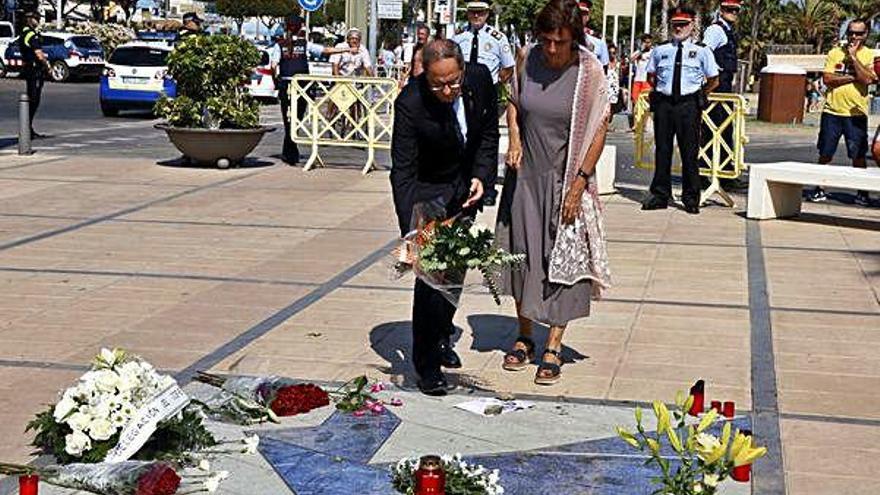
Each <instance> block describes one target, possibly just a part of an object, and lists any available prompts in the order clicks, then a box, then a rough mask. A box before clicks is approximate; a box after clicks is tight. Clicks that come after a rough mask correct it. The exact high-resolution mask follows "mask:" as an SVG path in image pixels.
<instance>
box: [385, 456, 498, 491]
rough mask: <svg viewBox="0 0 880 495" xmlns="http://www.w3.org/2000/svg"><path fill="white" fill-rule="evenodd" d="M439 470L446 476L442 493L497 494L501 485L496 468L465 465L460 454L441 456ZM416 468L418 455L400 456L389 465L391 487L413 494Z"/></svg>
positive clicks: (417, 467)
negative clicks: (440, 467) (444, 488)
mask: <svg viewBox="0 0 880 495" xmlns="http://www.w3.org/2000/svg"><path fill="white" fill-rule="evenodd" d="M441 461H442V464H443V471H444V474H445V475H446V491H445V493H446V495H501V494H502V493H504V487H502V486H501V484H500V479H501V475H500V473H499V471H498V470H497V469H494V470H491V471H490V470H488V469H486V468H484V467H483V466H480V465H479V464H468V463H467V462H465V461H463V460H462V459H461V455H460V454H455V455H453V456H448V455H447V456H442V457H441ZM418 469H419V458H418V457H407V458H404V459H401V460H400V461H399V462H398V463H397V464H396V465H394V466H392V468H391V478H392V481H391V482H392V484H393V486H394V489H395V490H397V491H398V492H399V493H404V494H406V495H414V494H415V493H416V471H418Z"/></svg>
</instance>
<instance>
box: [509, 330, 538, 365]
mask: <svg viewBox="0 0 880 495" xmlns="http://www.w3.org/2000/svg"><path fill="white" fill-rule="evenodd" d="M516 344H522V345H523V346H525V349H522V348H514V349H513V350H511V351H509V352H508V353H507V354H505V355H504V364H502V365H501V367H502V368H504V369H505V370H507V371H522V370H524V369H526V368H527V367H528V366H529V364H531V363H532V361H534V360H535V342H534V341H533V340H532V339H530V338H528V337H522V336H520V337H517V339H516V342H515V343H514V344H513V345H514V346H516Z"/></svg>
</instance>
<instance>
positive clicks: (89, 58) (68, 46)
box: [40, 32, 104, 82]
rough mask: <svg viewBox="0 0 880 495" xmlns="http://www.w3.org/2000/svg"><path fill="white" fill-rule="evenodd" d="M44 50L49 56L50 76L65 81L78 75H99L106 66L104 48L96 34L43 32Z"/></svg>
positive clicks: (58, 80)
mask: <svg viewBox="0 0 880 495" xmlns="http://www.w3.org/2000/svg"><path fill="white" fill-rule="evenodd" d="M40 37H41V38H42V40H43V51H44V52H46V56H47V57H48V58H49V64H50V69H49V77H50V78H51V79H52V80H53V81H55V82H63V81H66V80H68V79H70V77H71V76H76V77H97V76H98V75H100V74H101V70H102V69H103V68H104V49H103V48H102V47H101V42H100V41H98V38H95V37H94V36H89V35H85V34H73V33H51V32H50V33H43V34H42V35H41V36H40Z"/></svg>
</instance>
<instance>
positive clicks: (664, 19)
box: [660, 0, 669, 41]
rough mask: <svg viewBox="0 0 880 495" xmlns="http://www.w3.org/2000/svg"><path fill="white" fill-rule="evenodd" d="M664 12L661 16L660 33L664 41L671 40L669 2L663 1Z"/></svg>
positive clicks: (667, 0)
mask: <svg viewBox="0 0 880 495" xmlns="http://www.w3.org/2000/svg"><path fill="white" fill-rule="evenodd" d="M662 10H663V12H662V13H661V14H660V33H661V34H662V35H663V41H666V40H667V39H669V12H668V10H669V0H663V9H662Z"/></svg>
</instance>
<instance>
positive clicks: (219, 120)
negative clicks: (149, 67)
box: [155, 35, 260, 129]
mask: <svg viewBox="0 0 880 495" xmlns="http://www.w3.org/2000/svg"><path fill="white" fill-rule="evenodd" d="M259 63H260V51H259V50H257V49H256V48H255V47H254V46H253V45H251V44H250V43H249V42H247V41H245V40H243V39H240V38H237V37H235V36H224V35H218V36H194V37H191V38H189V39H187V40H186V41H183V42H181V43H180V44H178V45H177V48H175V50H174V52H172V53H171V55H169V56H168V73H169V74H170V75H171V76H172V77H173V78H174V80H175V81H176V82H177V95H178V96H177V98H175V99H170V98H167V97H163V98H161V99H160V100H159V101H158V102H156V108H155V111H156V114H157V115H159V116H161V117H163V118H165V119H166V120H167V121H168V123H169V124H170V125H172V126H174V127H200V128H206V129H252V128H256V127H259V125H260V105H259V103H258V102H256V101H255V100H254V99H253V98H251V97H250V95H248V93H247V90H246V89H245V86H246V85H247V83H248V81H249V80H250V77H251V74H252V73H253V70H254V68H255V67H256V66H257V65H258V64H259Z"/></svg>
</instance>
